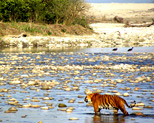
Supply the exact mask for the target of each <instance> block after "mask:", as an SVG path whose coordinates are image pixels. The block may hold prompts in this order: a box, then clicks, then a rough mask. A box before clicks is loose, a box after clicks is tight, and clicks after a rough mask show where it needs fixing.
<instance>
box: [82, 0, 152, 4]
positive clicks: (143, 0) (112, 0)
mask: <svg viewBox="0 0 154 123" xmlns="http://www.w3.org/2000/svg"><path fill="white" fill-rule="evenodd" d="M85 1H86V2H88V3H152V2H154V0H85Z"/></svg>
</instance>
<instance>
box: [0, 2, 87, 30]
mask: <svg viewBox="0 0 154 123" xmlns="http://www.w3.org/2000/svg"><path fill="white" fill-rule="evenodd" d="M86 9H87V6H86V4H85V2H84V1H83V0H1V1H0V21H2V22H33V23H45V24H64V25H75V24H79V25H82V26H83V27H86V26H87V25H88V24H87V22H86V19H85V11H86Z"/></svg>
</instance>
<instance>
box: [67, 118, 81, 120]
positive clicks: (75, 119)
mask: <svg viewBox="0 0 154 123" xmlns="http://www.w3.org/2000/svg"><path fill="white" fill-rule="evenodd" d="M69 120H79V118H77V117H71V118H69Z"/></svg>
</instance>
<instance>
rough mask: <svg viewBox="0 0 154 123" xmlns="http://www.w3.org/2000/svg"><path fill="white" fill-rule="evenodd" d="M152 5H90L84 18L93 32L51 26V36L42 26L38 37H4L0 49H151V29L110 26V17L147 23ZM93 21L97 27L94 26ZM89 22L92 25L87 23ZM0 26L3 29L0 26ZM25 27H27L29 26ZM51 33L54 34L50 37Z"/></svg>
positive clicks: (17, 35) (26, 34)
mask: <svg viewBox="0 0 154 123" xmlns="http://www.w3.org/2000/svg"><path fill="white" fill-rule="evenodd" d="M152 5H153V4H122V3H121V4H117V3H111V4H93V3H92V4H90V9H89V11H88V12H87V16H89V17H93V19H94V20H95V23H91V24H89V26H90V28H92V29H93V31H92V30H90V29H89V30H88V29H85V28H82V27H79V26H74V27H72V28H70V29H68V27H63V26H62V25H57V26H56V25H55V26H53V28H52V30H55V31H54V32H52V31H46V29H45V28H47V25H45V26H44V27H42V28H43V29H42V30H41V32H42V35H40V34H39V33H38V34H37V33H36V34H35V35H30V34H29V33H26V32H23V33H22V31H21V32H20V34H15V35H8V34H6V35H4V36H3V37H1V45H5V46H7V47H19V48H23V47H53V48H61V47H132V46H134V47H143V46H154V41H153V39H154V35H153V34H154V26H153V25H152V26H150V27H125V24H119V23H113V22H112V20H113V17H114V16H117V15H118V16H120V17H123V18H124V21H129V22H130V23H137V24H139V23H151V22H152V17H153V16H152V15H153V14H154V11H153V6H152ZM111 8H112V9H111ZM100 18H101V19H100ZM109 20H110V21H109ZM97 21H98V22H99V23H96V22H97ZM91 22H93V21H92V20H91ZM104 22H105V23H104ZM1 26H3V25H2V23H1ZM27 26H28V27H29V26H30V25H27ZM33 26H34V25H31V31H32V32H33V31H34V32H35V31H36V32H40V29H39V28H37V30H35V29H33V28H32V27H33ZM3 28H4V26H3ZM6 28H7V27H6ZM48 28H49V27H48ZM57 29H59V30H60V31H59V30H57ZM21 30H22V29H21ZM6 32H7V31H6ZM44 32H46V34H44ZM68 32H70V33H68ZM54 33H57V34H56V35H54ZM23 34H24V35H23ZM47 34H48V35H47Z"/></svg>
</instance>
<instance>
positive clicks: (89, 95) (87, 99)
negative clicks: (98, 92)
mask: <svg viewBox="0 0 154 123" xmlns="http://www.w3.org/2000/svg"><path fill="white" fill-rule="evenodd" d="M93 96H94V93H92V94H88V95H87V96H86V97H85V99H84V101H85V102H86V103H87V102H89V103H90V102H92V100H91V99H92V97H93Z"/></svg>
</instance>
